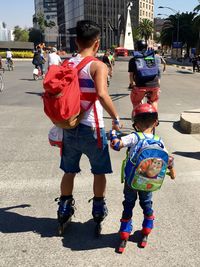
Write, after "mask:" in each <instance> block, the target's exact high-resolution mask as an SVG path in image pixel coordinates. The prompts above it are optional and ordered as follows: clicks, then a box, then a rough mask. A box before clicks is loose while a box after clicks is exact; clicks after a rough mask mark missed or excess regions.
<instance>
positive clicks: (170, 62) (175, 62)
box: [166, 58, 192, 71]
mask: <svg viewBox="0 0 200 267" xmlns="http://www.w3.org/2000/svg"><path fill="white" fill-rule="evenodd" d="M166 62H167V64H168V65H172V66H175V67H177V68H181V69H187V70H191V71H192V63H191V62H189V59H182V61H179V60H176V59H173V58H166Z"/></svg>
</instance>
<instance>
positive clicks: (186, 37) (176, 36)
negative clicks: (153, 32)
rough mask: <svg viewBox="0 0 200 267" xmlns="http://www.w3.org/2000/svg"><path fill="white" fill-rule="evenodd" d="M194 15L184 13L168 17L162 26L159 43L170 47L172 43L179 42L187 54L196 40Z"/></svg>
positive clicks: (192, 13)
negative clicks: (184, 47) (184, 46)
mask: <svg viewBox="0 0 200 267" xmlns="http://www.w3.org/2000/svg"><path fill="white" fill-rule="evenodd" d="M195 15H196V13H194V12H190V13H188V12H186V13H181V14H175V15H171V16H169V17H168V18H167V19H166V20H165V22H164V25H163V28H162V32H161V42H162V44H165V45H171V43H172V42H175V41H179V42H182V44H183V45H186V48H187V53H189V49H190V48H191V47H193V46H194V45H195V43H196V40H197V33H196V32H195V30H194V18H195Z"/></svg>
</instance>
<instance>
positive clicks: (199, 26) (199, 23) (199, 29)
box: [194, 0, 200, 54]
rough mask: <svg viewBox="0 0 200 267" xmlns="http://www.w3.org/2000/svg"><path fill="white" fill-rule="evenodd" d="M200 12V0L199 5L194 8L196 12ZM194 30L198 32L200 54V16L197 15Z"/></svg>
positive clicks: (199, 50) (198, 50)
mask: <svg viewBox="0 0 200 267" xmlns="http://www.w3.org/2000/svg"><path fill="white" fill-rule="evenodd" d="M199 11H200V0H199V5H198V6H196V7H195V8H194V12H199ZM194 29H195V30H196V31H197V32H198V41H197V53H198V54H199V53H200V15H199V14H196V16H195V18H194Z"/></svg>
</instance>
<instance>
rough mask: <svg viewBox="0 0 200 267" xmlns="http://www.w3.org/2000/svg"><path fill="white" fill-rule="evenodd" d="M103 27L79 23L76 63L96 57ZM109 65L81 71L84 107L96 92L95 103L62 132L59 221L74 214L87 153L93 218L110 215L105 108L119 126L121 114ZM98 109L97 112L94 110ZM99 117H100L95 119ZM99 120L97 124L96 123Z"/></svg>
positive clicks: (96, 63) (94, 64) (98, 63)
mask: <svg viewBox="0 0 200 267" xmlns="http://www.w3.org/2000/svg"><path fill="white" fill-rule="evenodd" d="M100 32H101V30H100V27H99V26H98V25H97V24H96V23H94V22H92V21H89V20H83V21H78V22H77V27H76V33H77V39H76V43H77V46H78V51H79V52H78V54H77V56H75V57H72V58H71V59H70V62H72V63H73V64H74V67H75V66H77V65H78V64H79V63H80V62H81V61H82V60H83V59H84V58H85V57H87V56H92V57H95V55H96V53H97V51H98V48H99V44H100V39H99V38H100ZM107 76H108V68H107V66H106V65H105V64H104V63H103V62H101V61H98V60H92V61H91V62H90V63H88V64H87V65H86V66H85V67H83V68H82V69H81V71H80V72H79V84H80V90H81V93H82V94H83V95H84V94H85V95H87V96H86V97H85V98H83V99H81V106H83V107H88V105H90V101H91V100H89V101H88V97H92V95H95V96H96V97H95V99H96V101H95V103H94V104H93V105H92V106H90V108H89V109H88V110H87V111H85V112H84V116H83V118H82V119H81V121H80V124H79V125H78V126H77V127H76V128H74V129H70V130H66V129H65V130H64V131H63V149H62V157H61V165H60V168H61V169H62V170H63V171H64V172H65V174H64V176H63V178H62V181H61V196H60V200H59V208H58V212H57V213H58V221H59V224H60V226H61V231H60V234H62V231H63V230H64V228H63V227H64V225H65V223H66V222H67V221H69V219H70V217H71V216H72V215H73V214H74V198H73V187H74V178H75V176H76V173H78V172H80V166H79V162H80V158H81V156H82V154H85V155H86V156H87V157H88V158H89V161H90V165H91V172H92V173H93V175H94V181H93V192H94V197H93V207H92V215H93V217H94V221H95V222H97V224H100V222H101V221H103V219H104V218H105V217H106V216H107V213H108V211H107V207H106V203H105V190H106V176H105V174H106V173H111V172H112V168H111V162H110V156H109V151H108V144H107V138H106V133H105V130H104V121H103V108H104V109H105V110H106V111H107V112H108V114H109V115H110V116H111V118H112V120H113V127H114V128H115V129H116V130H117V129H119V117H118V114H117V112H116V109H115V107H114V104H113V102H112V100H111V98H110V96H109V94H108V89H107ZM95 110H96V112H95ZM96 119H97V120H96ZM97 121H98V127H97V123H96V122H97ZM99 128H100V133H101V137H100V136H99V137H100V139H101V142H102V147H101V148H98V138H97V135H98V131H97V129H99Z"/></svg>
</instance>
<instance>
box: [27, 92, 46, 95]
mask: <svg viewBox="0 0 200 267" xmlns="http://www.w3.org/2000/svg"><path fill="white" fill-rule="evenodd" d="M25 93H26V94H30V95H38V96H42V95H43V92H41V93H37V92H25Z"/></svg>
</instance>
